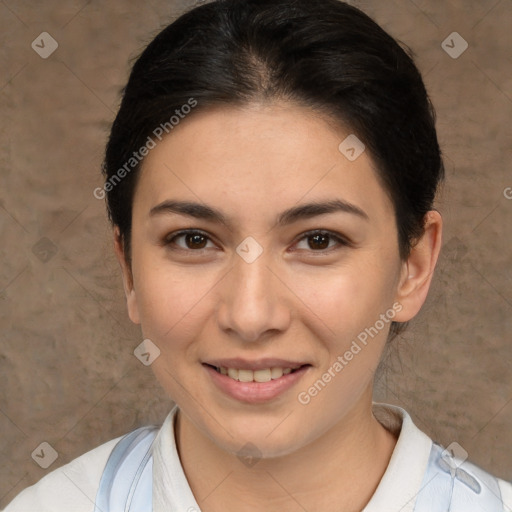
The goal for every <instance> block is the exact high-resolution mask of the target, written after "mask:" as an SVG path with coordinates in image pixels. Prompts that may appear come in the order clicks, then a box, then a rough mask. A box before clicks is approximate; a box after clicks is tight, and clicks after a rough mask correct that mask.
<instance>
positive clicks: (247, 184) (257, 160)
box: [134, 103, 393, 216]
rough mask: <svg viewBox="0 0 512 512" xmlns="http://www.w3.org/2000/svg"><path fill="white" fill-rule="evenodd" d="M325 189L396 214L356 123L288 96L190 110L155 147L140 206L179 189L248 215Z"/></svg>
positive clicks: (323, 192)
mask: <svg viewBox="0 0 512 512" xmlns="http://www.w3.org/2000/svg"><path fill="white" fill-rule="evenodd" d="M347 137H349V138H348V139H347ZM347 140H348V142H344V141H347ZM340 144H341V146H340ZM347 149H348V150H349V151H348V152H347ZM352 149H353V151H351V150H352ZM361 151H362V152H361ZM359 152H361V154H360V155H359V156H357V154H358V153H359ZM354 155H355V156H357V158H355V159H354V158H353V157H354ZM349 157H350V158H349ZM327 195H329V197H330V198H340V199H343V200H345V201H348V202H351V203H354V204H356V205H358V206H359V207H361V209H363V210H368V211H370V212H374V214H376V215H393V210H392V205H391V203H390V201H389V198H388V195H387V193H386V191H385V190H384V189H383V188H382V186H381V183H380V180H379V179H378V176H377V173H376V171H375V169H374V164H373V161H372V159H371V157H370V155H369V154H368V152H367V151H366V150H363V146H362V144H361V143H360V142H358V140H357V139H356V138H355V136H354V135H353V134H351V133H350V130H348V129H345V128H343V127H342V126H341V125H340V126H338V125H336V124H334V123H333V122H332V121H329V120H328V119H327V118H326V117H324V116H322V115H321V114H319V113H317V112H314V111H312V110H310V109H307V108H305V107H299V106H296V105H291V104H287V103H274V104H269V105H261V104H251V105H248V106H245V107H234V106H229V107H228V106H223V107H216V108H212V109H208V110H205V111H202V112H201V111H199V112H195V113H194V114H193V115H191V116H190V117H189V118H188V119H187V118H186V117H185V119H184V120H183V121H181V122H180V124H179V125H178V126H177V127H175V128H174V129H173V131H172V132H171V133H170V134H169V135H167V136H166V137H164V138H163V139H162V141H161V142H159V143H158V144H157V145H156V147H155V148H154V149H152V150H151V151H150V152H149V154H148V155H147V156H146V158H145V160H144V163H143V166H142V173H141V176H140V179H139V183H138V186H137V190H136V194H135V205H134V213H135V209H142V208H143V209H144V210H145V211H147V210H149V209H151V207H153V206H155V205H156V204H158V203H159V202H162V201H165V200H168V199H169V198H171V197H172V198H176V197H179V198H189V199H191V200H194V201H202V202H205V203H208V204H210V203H212V202H213V203H215V204H216V205H217V206H219V207H224V208H226V209H228V210H232V211H233V212H237V214H239V215H242V216H243V215H244V214H246V215H252V214H253V213H254V211H253V210H252V208H251V207H255V208H265V210H275V211H280V210H282V209H284V208H286V207H289V206H290V205H293V204H297V203H299V202H301V201H304V202H307V201H306V200H318V199H324V198H325V197H326V196H327Z"/></svg>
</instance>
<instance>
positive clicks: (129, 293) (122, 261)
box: [114, 226, 140, 324]
mask: <svg viewBox="0 0 512 512" xmlns="http://www.w3.org/2000/svg"><path fill="white" fill-rule="evenodd" d="M114 251H115V253H116V256H117V261H119V265H120V266H121V273H122V276H123V287H124V293H125V295H126V306H127V308H128V316H129V317H130V320H131V321H132V322H133V323H134V324H140V316H139V308H138V306H137V297H136V294H135V288H134V286H133V275H132V270H131V266H130V265H129V264H128V262H127V261H126V255H125V252H124V247H123V237H122V236H121V232H120V230H119V228H118V227H117V226H115V227H114Z"/></svg>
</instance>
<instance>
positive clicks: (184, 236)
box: [164, 231, 211, 251]
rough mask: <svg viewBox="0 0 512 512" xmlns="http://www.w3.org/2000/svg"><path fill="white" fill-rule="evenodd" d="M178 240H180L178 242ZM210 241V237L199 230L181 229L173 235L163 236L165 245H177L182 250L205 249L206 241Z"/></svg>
mask: <svg viewBox="0 0 512 512" xmlns="http://www.w3.org/2000/svg"><path fill="white" fill-rule="evenodd" d="M178 240H180V241H181V242H180V243H178ZM209 241H210V242H211V240H210V238H209V237H208V236H207V235H205V234H203V233H202V232H200V231H181V232H179V233H176V234H175V235H170V236H168V237H166V238H165V241H164V242H165V245H167V246H170V247H171V248H173V247H172V246H177V247H178V248H179V249H183V250H197V251H200V250H202V249H207V248H208V247H207V244H208V242H209ZM210 247H211V246H210Z"/></svg>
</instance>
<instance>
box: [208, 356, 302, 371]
mask: <svg viewBox="0 0 512 512" xmlns="http://www.w3.org/2000/svg"><path fill="white" fill-rule="evenodd" d="M204 364H209V365H211V366H216V367H218V368H220V367H224V368H236V369H238V370H253V371H255V370H265V369H267V368H291V369H292V370H295V369H296V368H300V367H301V366H304V365H306V364H308V363H303V362H302V363H301V362H297V361H289V360H286V359H275V358H264V359H258V360H255V361H249V360H247V359H242V358H238V357H235V358H230V359H210V360H208V361H204Z"/></svg>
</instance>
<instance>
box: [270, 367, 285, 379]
mask: <svg viewBox="0 0 512 512" xmlns="http://www.w3.org/2000/svg"><path fill="white" fill-rule="evenodd" d="M270 371H271V373H272V378H273V379H279V377H282V376H283V373H284V372H283V369H282V368H271V369H270Z"/></svg>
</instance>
